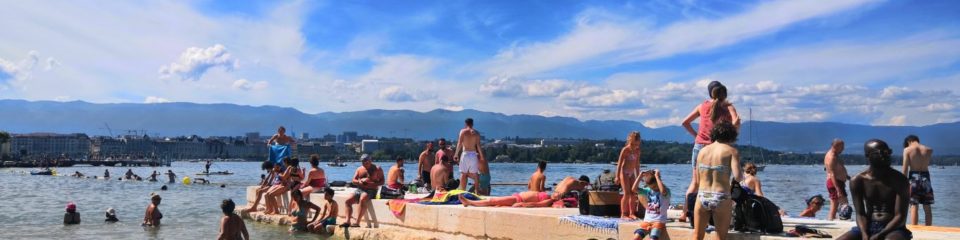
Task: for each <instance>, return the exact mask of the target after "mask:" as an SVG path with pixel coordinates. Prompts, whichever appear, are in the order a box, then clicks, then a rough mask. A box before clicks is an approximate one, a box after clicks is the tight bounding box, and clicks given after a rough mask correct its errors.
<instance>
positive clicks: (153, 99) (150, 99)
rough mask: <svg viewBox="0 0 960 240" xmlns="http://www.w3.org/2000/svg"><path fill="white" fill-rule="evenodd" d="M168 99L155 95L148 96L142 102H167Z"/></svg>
mask: <svg viewBox="0 0 960 240" xmlns="http://www.w3.org/2000/svg"><path fill="white" fill-rule="evenodd" d="M168 102H170V100H167V99H166V98H162V97H157V96H148V97H146V98H144V99H143V103H147V104H153V103H168Z"/></svg>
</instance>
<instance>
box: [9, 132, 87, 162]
mask: <svg viewBox="0 0 960 240" xmlns="http://www.w3.org/2000/svg"><path fill="white" fill-rule="evenodd" d="M10 150H11V151H12V152H11V153H12V154H13V155H17V156H20V157H33V156H36V157H46V158H59V157H67V158H87V157H88V156H90V137H89V136H87V134H83V133H73V134H57V133H28V134H12V135H11V139H10Z"/></svg>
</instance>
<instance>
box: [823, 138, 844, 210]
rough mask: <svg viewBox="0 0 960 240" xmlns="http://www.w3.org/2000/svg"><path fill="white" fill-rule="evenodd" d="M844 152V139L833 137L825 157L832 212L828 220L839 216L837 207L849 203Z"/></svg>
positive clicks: (824, 164) (824, 162) (824, 163)
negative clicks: (842, 155)
mask: <svg viewBox="0 0 960 240" xmlns="http://www.w3.org/2000/svg"><path fill="white" fill-rule="evenodd" d="M841 153H843V140H840V139H839V138H837V139H833V144H831V145H830V150H829V151H827V154H826V156H824V157H823V167H824V168H826V170H827V192H828V193H830V194H829V195H830V212H829V213H828V215H827V219H828V220H833V219H835V218H837V208H838V207H840V204H846V203H847V190H846V186H847V179H849V178H850V177H849V176H847V167H845V166H844V165H843V159H840V154H841Z"/></svg>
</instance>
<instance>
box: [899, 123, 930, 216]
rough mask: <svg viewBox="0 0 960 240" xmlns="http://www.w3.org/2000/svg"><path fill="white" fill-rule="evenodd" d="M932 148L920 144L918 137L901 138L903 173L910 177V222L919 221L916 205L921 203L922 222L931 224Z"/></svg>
mask: <svg viewBox="0 0 960 240" xmlns="http://www.w3.org/2000/svg"><path fill="white" fill-rule="evenodd" d="M932 155H933V149H932V148H929V147H927V146H926V145H923V144H920V137H917V136H916V135H910V136H907V137H906V138H905V139H903V174H907V177H908V178H910V216H911V217H910V224H913V225H917V222H919V218H920V217H919V214H920V211H919V210H918V208H917V207H918V205H923V213H924V214H923V217H924V221H923V222H924V224H926V225H927V226H930V225H932V224H933V212H931V211H930V205H932V204H933V186H932V185H931V183H930V169H929V167H930V156H932Z"/></svg>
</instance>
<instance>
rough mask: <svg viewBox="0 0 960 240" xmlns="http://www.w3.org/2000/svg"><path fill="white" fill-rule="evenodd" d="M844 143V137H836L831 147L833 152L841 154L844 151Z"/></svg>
mask: <svg viewBox="0 0 960 240" xmlns="http://www.w3.org/2000/svg"><path fill="white" fill-rule="evenodd" d="M844 145H845V144H844V143H843V139H839V138H834V139H833V142H831V143H830V148H831V149H833V154H837V155H840V154H841V153H843V148H844Z"/></svg>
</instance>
